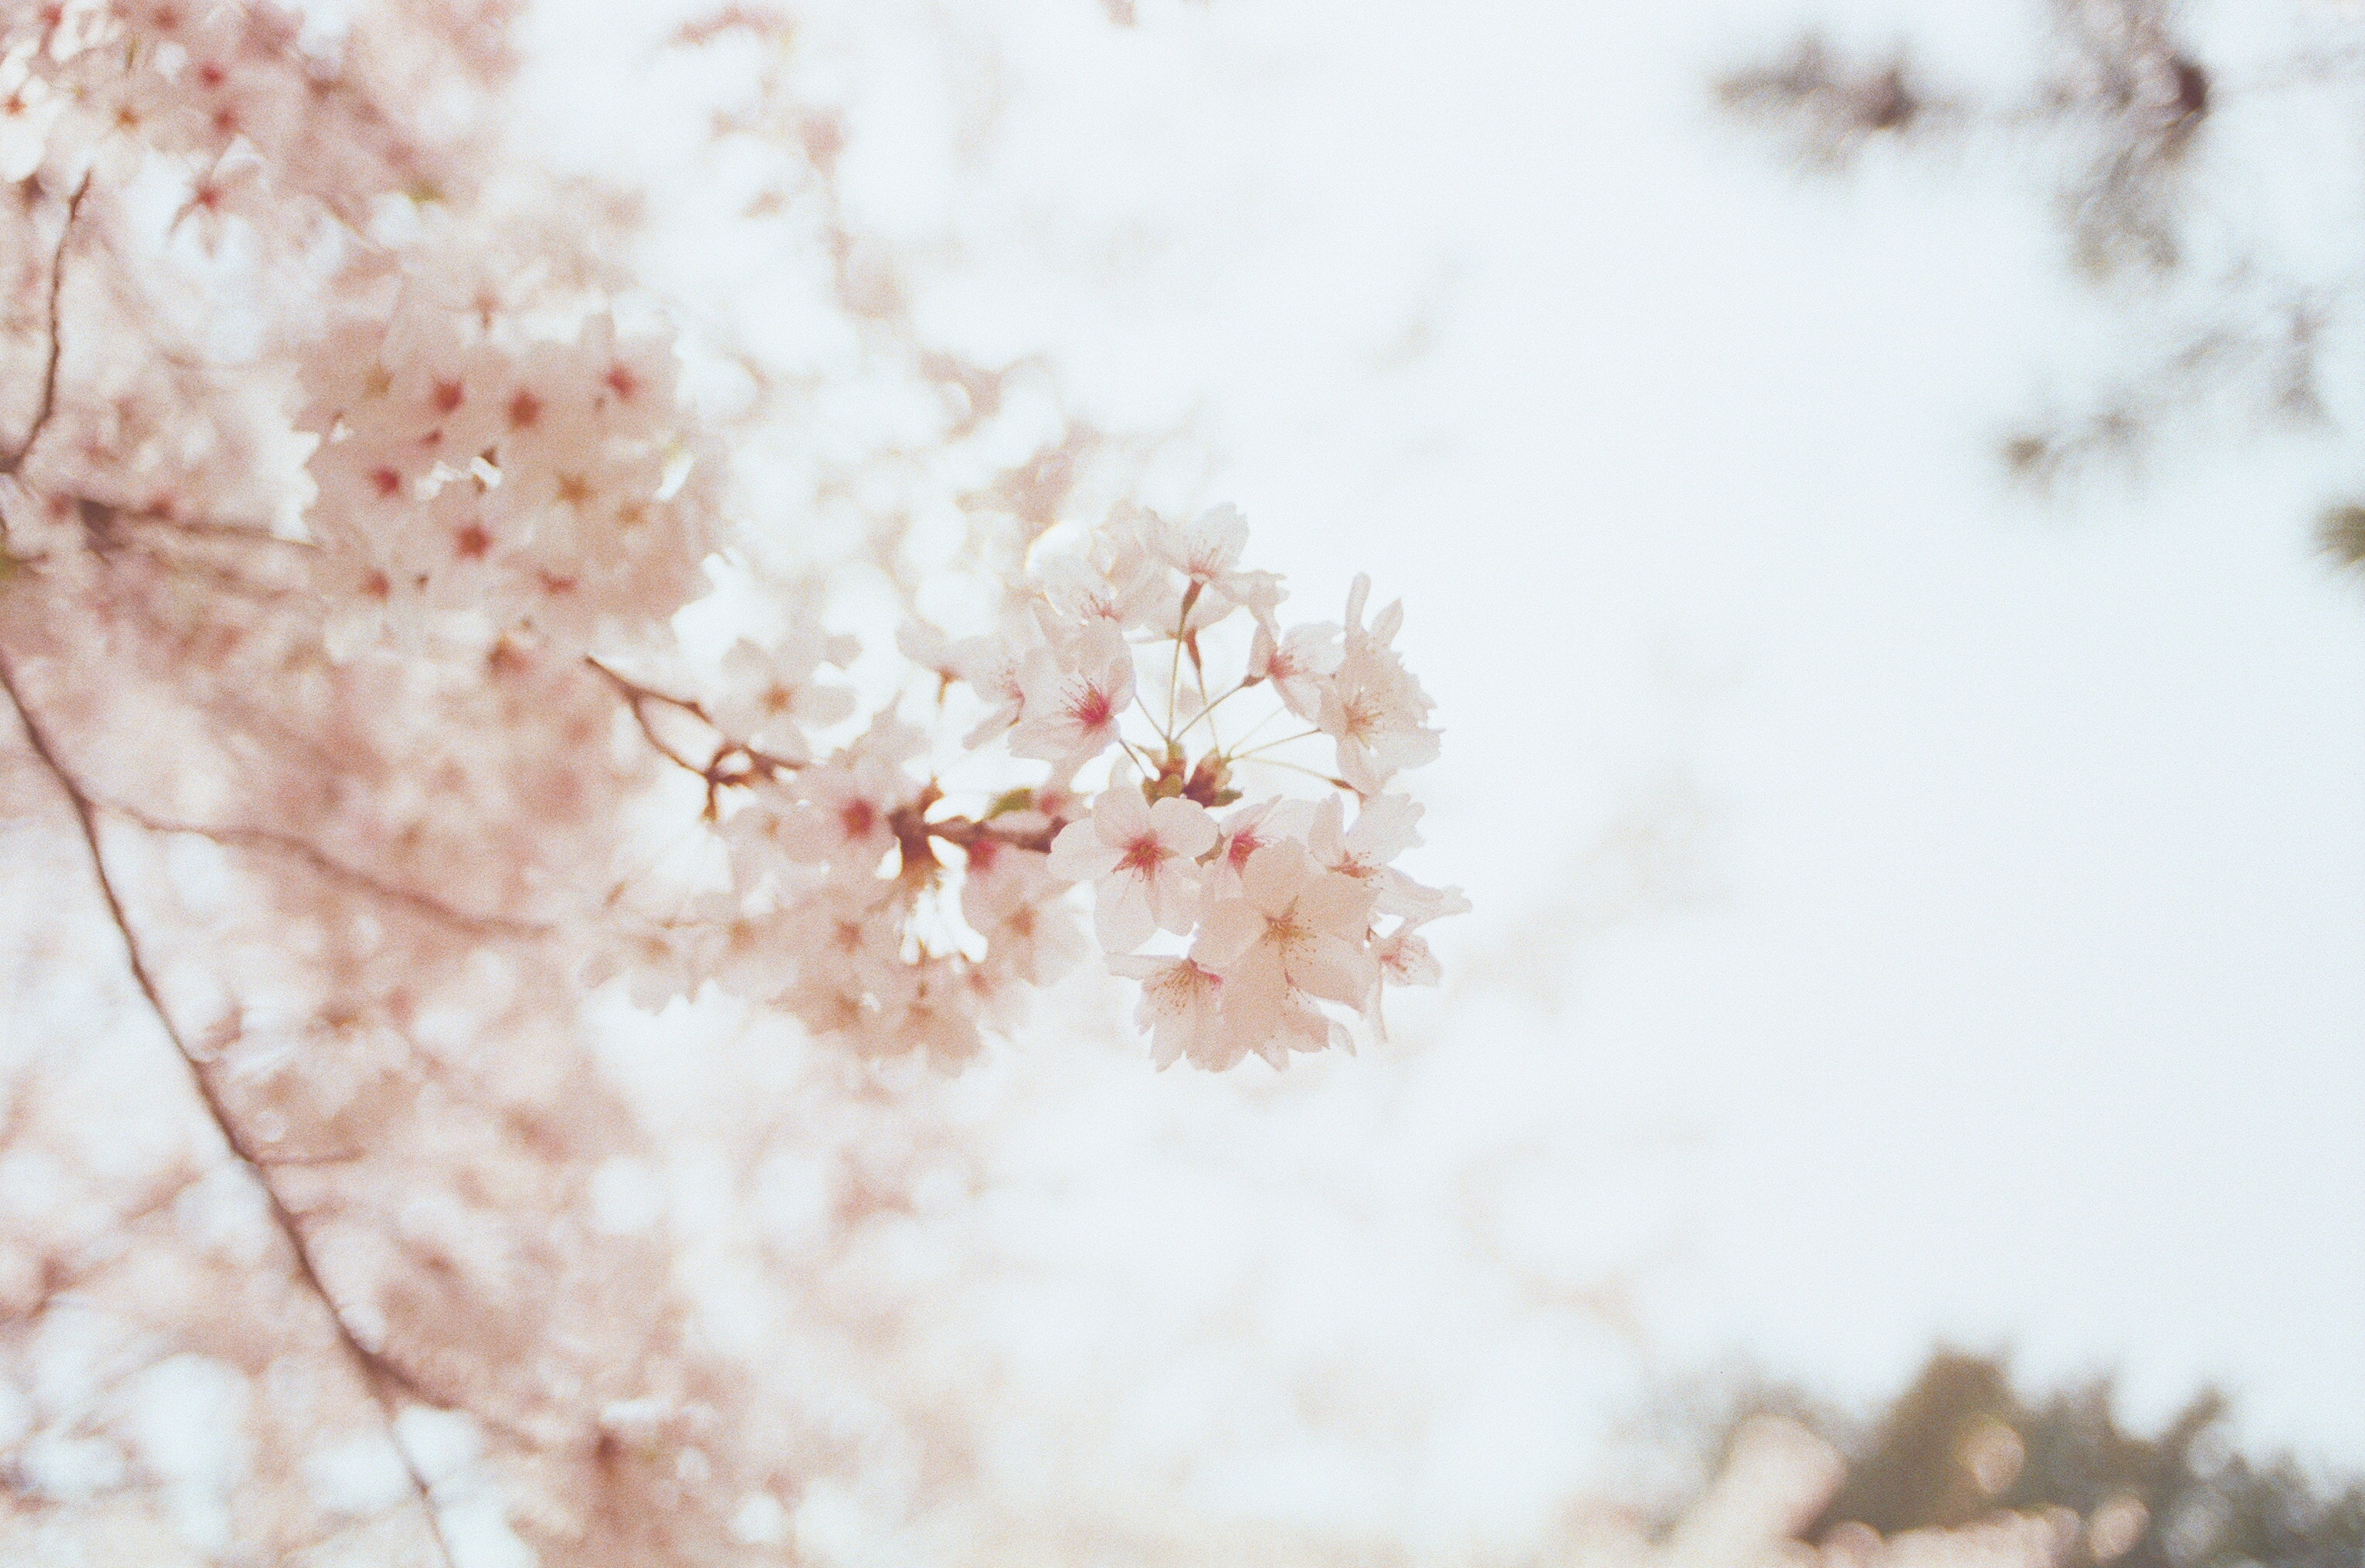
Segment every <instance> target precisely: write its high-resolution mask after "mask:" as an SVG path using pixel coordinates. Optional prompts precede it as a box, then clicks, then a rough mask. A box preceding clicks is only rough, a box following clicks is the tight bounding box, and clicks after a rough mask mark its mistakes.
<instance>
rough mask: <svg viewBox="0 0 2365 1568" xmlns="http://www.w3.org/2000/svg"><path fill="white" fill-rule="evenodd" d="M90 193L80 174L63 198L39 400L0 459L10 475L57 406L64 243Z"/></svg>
mask: <svg viewBox="0 0 2365 1568" xmlns="http://www.w3.org/2000/svg"><path fill="white" fill-rule="evenodd" d="M89 194H90V176H89V175H88V174H84V176H83V177H82V184H80V185H76V186H74V193H73V195H72V196H68V197H67V198H66V220H65V223H64V224H63V225H62V227H61V228H60V229H59V230H58V248H57V252H56V254H54V255H53V256H51V257H50V349H49V354H48V357H47V359H46V361H45V363H44V364H42V366H41V401H40V403H39V406H38V407H37V408H36V409H34V410H33V422H32V423H31V424H30V425H29V426H28V427H27V428H26V431H25V439H24V440H23V441H21V442H18V443H17V450H16V451H14V452H12V453H10V454H8V456H7V457H6V459H5V460H0V474H14V473H15V472H17V469H19V468H21V467H23V466H24V465H25V459H26V458H28V457H29V456H31V455H32V453H33V443H34V442H38V441H39V440H40V439H41V431H43V430H45V429H47V428H48V426H49V422H50V415H51V414H53V413H55V412H56V411H57V407H58V361H59V360H60V359H61V358H62V357H63V351H64V347H65V336H64V333H63V332H62V331H61V330H59V325H58V302H59V298H60V296H61V295H62V294H63V292H64V288H65V281H66V243H67V241H71V240H72V239H73V227H74V219H75V218H78V217H80V216H81V214H82V198H83V197H84V196H87V195H89Z"/></svg>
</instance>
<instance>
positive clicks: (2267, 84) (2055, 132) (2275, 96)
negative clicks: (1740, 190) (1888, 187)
mask: <svg viewBox="0 0 2365 1568" xmlns="http://www.w3.org/2000/svg"><path fill="white" fill-rule="evenodd" d="M2040 10H2041V16H2042V21H2041V25H2040V28H2039V29H2038V36H2037V37H2036V38H2035V39H2033V41H2034V43H2035V44H2036V48H2035V49H2034V50H2033V53H2032V59H2033V60H2034V69H2033V70H2031V71H2029V72H2028V73H2026V74H2025V76H2024V77H2023V80H2021V81H2019V82H2016V83H2011V82H2006V83H2001V84H1999V83H1995V82H1989V83H1986V84H1974V83H1971V82H1967V81H1966V82H1950V81H1948V80H1946V73H1945V72H1944V71H1943V70H1941V69H1939V68H1937V67H1934V66H1933V65H1932V64H1931V63H1930V62H1928V61H1927V60H1925V59H1924V58H1923V56H1922V52H1920V51H1918V50H1915V49H1914V48H1912V47H1911V46H1892V47H1889V48H1887V49H1885V50H1879V51H1877V52H1859V53H1857V54H1855V55H1852V54H1851V53H1850V52H1849V51H1848V50H1844V49H1843V48H1841V47H1839V46H1837V45H1835V44H1833V42H1831V41H1830V40H1829V39H1827V38H1825V37H1824V36H1823V35H1821V34H1820V33H1817V32H1812V31H1810V32H1808V33H1806V34H1804V35H1802V36H1800V37H1799V38H1797V39H1794V40H1792V41H1791V42H1789V43H1788V44H1787V45H1781V46H1777V47H1776V48H1774V49H1772V50H1768V51H1767V53H1766V54H1765V57H1763V58H1762V59H1759V60H1756V61H1754V62H1744V63H1742V64H1740V65H1738V66H1736V67H1734V68H1732V69H1730V70H1727V71H1725V72H1723V73H1721V74H1720V75H1718V76H1717V77H1716V78H1715V80H1714V81H1713V83H1712V84H1711V85H1712V91H1713V94H1714V96H1715V98H1716V100H1717V103H1718V105H1719V106H1720V107H1721V109H1722V110H1723V111H1724V112H1725V113H1726V114H1727V115H1729V116H1731V117H1732V118H1734V119H1735V120H1737V121H1739V122H1741V123H1743V124H1744V125H1746V126H1748V127H1749V128H1751V129H1753V130H1754V131H1755V132H1757V133H1759V134H1760V135H1762V136H1765V138H1767V139H1768V140H1771V141H1773V142H1774V143H1775V144H1776V145H1777V146H1778V147H1780V148H1781V149H1782V150H1783V151H1785V152H1786V153H1787V154H1788V157H1789V158H1790V160H1791V161H1792V162H1794V163H1795V164H1797V165H1798V166H1799V167H1801V168H1804V169H1807V170H1810V171H1813V172H1817V173H1822V174H1834V173H1839V172H1844V171H1845V170H1848V169H1850V168H1852V167H1854V166H1855V165H1856V164H1858V163H1859V162H1862V161H1863V160H1864V159H1865V158H1866V156H1867V155H1868V154H1869V153H1870V152H1871V151H1872V150H1874V149H1876V148H1881V147H1888V148H1893V149H1896V150H1897V151H1899V152H1900V154H1901V155H1917V156H1922V157H1924V158H1925V160H1926V161H1927V162H1929V163H1930V164H1931V165H1932V166H1933V167H1934V166H1937V165H1938V164H1939V162H1941V161H1942V160H1941V159H1940V158H1939V157H1937V156H1935V155H1936V154H1941V153H1943V154H1945V159H1944V160H1943V161H1944V162H1948V163H1954V164H1963V163H1967V162H1970V161H1971V158H1970V156H1969V155H1974V154H1976V155H1981V156H1984V157H1986V158H1988V159H1990V160H1991V161H1993V162H1997V163H1998V164H2000V165H2001V166H2004V167H2007V168H2011V169H2014V170H2016V171H2018V174H2019V177H2020V178H2021V179H2022V180H2023V182H2024V183H2027V184H2029V185H2034V186H2035V187H2036V188H2037V189H2038V190H2039V191H2040V192H2041V193H2042V194H2043V196H2044V198H2045V200H2046V204H2047V207H2049V209H2050V212H2051V215H2052V218H2053V219H2054V222H2055V224H2056V227H2057V229H2058V230H2060V231H2061V233H2062V235H2063V237H2064V239H2065V240H2066V241H2067V243H2068V257H2067V260H2068V263H2069V265H2070V266H2071V267H2072V269H2073V270H2074V271H2075V272H2076V273H2077V274H2079V276H2081V277H2083V278H2085V279H2087V280H2088V281H2090V282H2091V283H2093V284H2095V285H2097V286H2107V287H2109V288H2110V289H2111V290H2113V302H2114V304H2115V306H2116V307H2117V308H2119V309H2120V310H2121V311H2122V312H2123V315H2124V326H2125V328H2126V330H2125V332H2124V334H2123V341H2124V342H2125V344H2126V345H2127V346H2126V350H2125V353H2126V359H2125V360H2124V362H2123V364H2122V366H2121V367H2120V368H2119V369H2117V370H2116V371H2114V372H2112V373H2108V374H2105V375H2097V376H2095V377H2094V378H2093V384H2092V385H2091V386H2090V387H2089V388H2088V389H2087V390H2086V391H2085V392H2084V393H2083V394H2081V395H2079V396H2078V397H2076V398H2072V399H2071V400H2069V401H2068V403H2066V404H2062V405H2057V406H2055V407H2051V408H2047V409H2042V410H2040V411H2038V412H2036V413H2035V414H2034V415H2032V416H2031V417H2029V418H2026V419H2024V420H2019V421H2015V424H2014V427H2013V428H2012V429H2011V430H2009V431H2007V432H2006V433H2005V434H2004V435H2003V436H2002V437H2001V439H2000V440H1999V441H1998V442H1996V453H1997V456H1998V458H1999V460H2000V462H2001V466H2002V467H2003V469H2004V471H2005V472H2006V474H2007V475H2008V476H2010V477H2012V479H2013V480H2015V481H2016V482H2019V483H2022V484H2024V485H2027V486H2029V487H2034V488H2039V489H2051V488H2054V487H2058V486H2060V485H2062V484H2063V483H2065V482H2066V481H2068V480H2071V479H2073V478H2075V477H2076V476H2079V475H2080V474H2081V473H2083V472H2085V471H2087V470H2088V469H2090V468H2093V467H2096V466H2105V467H2115V468H2118V469H2120V470H2123V471H2133V470H2135V469H2138V468H2140V467H2141V466H2142V465H2143V464H2144V463H2145V461H2146V458H2148V457H2150V456H2151V455H2152V454H2155V453H2158V452H2159V451H2161V450H2163V449H2164V448H2167V447H2169V446H2170V445H2171V444H2172V443H2171V442H2168V441H2167V440H2165V439H2163V438H2164V437H2166V436H2167V435H2168V434H2169V433H2170V432H2171V431H2173V430H2174V429H2175V427H2177V426H2179V425H2180V424H2182V425H2187V426H2189V425H2191V424H2192V423H2194V422H2195V421H2196V420H2198V419H2199V418H2201V417H2202V416H2208V417H2214V419H2216V420H2220V421H2221V422H2223V423H2224V424H2225V425H2226V426H2228V427H2230V428H2234V429H2242V430H2247V429H2253V428H2256V427H2258V426H2259V425H2260V424H2261V423H2263V424H2264V425H2266V426H2268V427H2270V428H2272V427H2280V428H2283V429H2290V430H2298V431H2306V432H2310V433H2313V434H2315V435H2319V436H2323V435H2329V436H2330V437H2331V438H2332V439H2333V440H2334V441H2335V442H2339V443H2340V444H2342V445H2347V446H2353V445H2356V444H2358V443H2359V438H2365V429H2360V428H2359V426H2360V423H2365V420H2360V410H2359V409H2358V408H2357V407H2356V406H2355V405H2354V401H2353V399H2345V398H2343V397H2341V396H2338V395H2337V392H2338V391H2339V390H2340V389H2342V388H2343V387H2345V386H2346V384H2347V380H2348V378H2347V377H2345V376H2344V375H2342V374H2340V370H2339V367H2341V366H2343V365H2345V364H2347V363H2348V361H2349V360H2351V359H2352V358H2353V357H2354V356H2355V355H2356V354H2357V353H2359V352H2360V351H2365V273H2360V272H2359V269H2358V267H2357V266H2356V263H2355V257H2356V255H2357V253H2358V252H2359V249H2360V247H2365V221H2360V218H2365V214H2360V212H2359V209H2358V208H2357V206H2356V204H2355V203H2354V202H2353V201H2351V200H2350V199H2349V196H2350V193H2351V192H2353V191H2354V190H2355V189H2356V188H2357V187H2358V186H2359V182H2360V180H2365V168H2359V166H2358V163H2359V159H2358V156H2357V149H2356V147H2355V145H2354V144H2353V139H2351V140H2341V139H2339V138H2327V137H2326V135H2325V128H2326V124H2327V123H2330V122H2327V121H2326V119H2325V118H2323V117H2324V115H2325V114H2326V113H2329V114H2332V115H2336V116H2339V117H2343V118H2345V121H2346V122H2347V123H2355V121H2356V120H2357V118H2358V116H2359V112H2360V109H2365V26H2360V20H2365V18H2360V16H2359V13H2358V12H2357V11H2356V9H2355V8H2354V7H2348V6H2326V5H2321V4H2315V5H2309V4H2301V3H2299V0H2289V3H2286V4H2282V5H2269V6H2259V7H2258V8H2256V10H2255V11H2254V12H2252V13H2250V14H2249V15H2248V16H2247V17H2246V22H2247V24H2248V27H2249V33H2248V34H2247V35H2246V36H2247V37H2248V38H2249V39H2251V41H2252V42H2253V43H2255V44H2256V46H2257V47H2256V48H2255V49H2254V50H2253V51H2252V52H2251V53H2250V54H2248V55H2244V56H2240V57H2234V56H2231V55H2228V56H2227V57H2225V58H2218V57H2217V53H2223V52H2224V51H2225V50H2228V49H2231V48H2232V47H2233V46H2232V45H2231V44H2228V43H2226V42H2225V39H2223V38H2220V39H2217V41H2216V43H2215V45H2214V46H2213V48H2214V50H2216V53H2213V52H2212V50H2203V49H2202V48H2201V47H2200V46H2199V45H2198V44H2197V43H2196V42H2195V41H2194V36H2193V29H2192V28H2191V27H2190V25H2189V24H2190V22H2191V16H2190V7H2187V6H2183V5H2180V4H2179V3H2178V0H2043V4H2042V6H2041V7H2040ZM2237 121H2238V125H2237V124H2236V122H2237ZM2228 132H2231V133H2233V134H2226V133H2228ZM2293 170H2301V171H2303V172H2305V173H2306V178H2305V180H2304V181H2303V183H2302V184H2301V185H2299V186H2298V187H2297V188H2298V190H2299V193H2300V194H2299V199H2298V203H2297V204H2296V205H2294V204H2292V202H2290V201H2287V200H2286V201H2285V202H2284V203H2283V204H2282V207H2281V208H2278V207H2275V206H2274V205H2273V204H2272V203H2271V202H2269V203H2268V204H2267V205H2265V206H2261V205H2259V202H2260V201H2261V200H2264V199H2265V198H2264V197H2263V196H2262V194H2261V193H2264V192H2267V191H2268V190H2270V188H2280V187H2281V185H2288V184H2289V182H2288V181H2287V180H2286V179H2285V178H2284V177H2285V176H2287V175H2288V174H2291V172H2292V171H2293ZM2253 198H2258V199H2253ZM2326 240H2328V241H2331V242H2330V243H2328V244H2326V243H2322V241H2326ZM2356 499H2357V498H2356V497H2354V496H2351V497H2343V498H2341V501H2340V502H2339V504H2338V505H2337V507H2336V509H2335V510H2333V511H2332V512H2330V513H2329V514H2328V515H2327V517H2326V520H2325V521H2324V524H2323V527H2322V532H2321V538H2322V542H2323V543H2324V545H2325V547H2326V551H2327V553H2328V554H2331V555H2333V556H2334V557H2335V558H2336V559H2337V560H2339V561H2341V562H2343V563H2344V564H2348V565H2354V564H2356V563H2357V562H2358V561H2359V559H2360V558H2365V544H2360V543H2359V524H2358V521H2357V517H2356V515H2355V514H2356V513H2357V512H2358V510H2359V507H2358V506H2357V505H2356V504H2355V502H2356Z"/></svg>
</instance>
